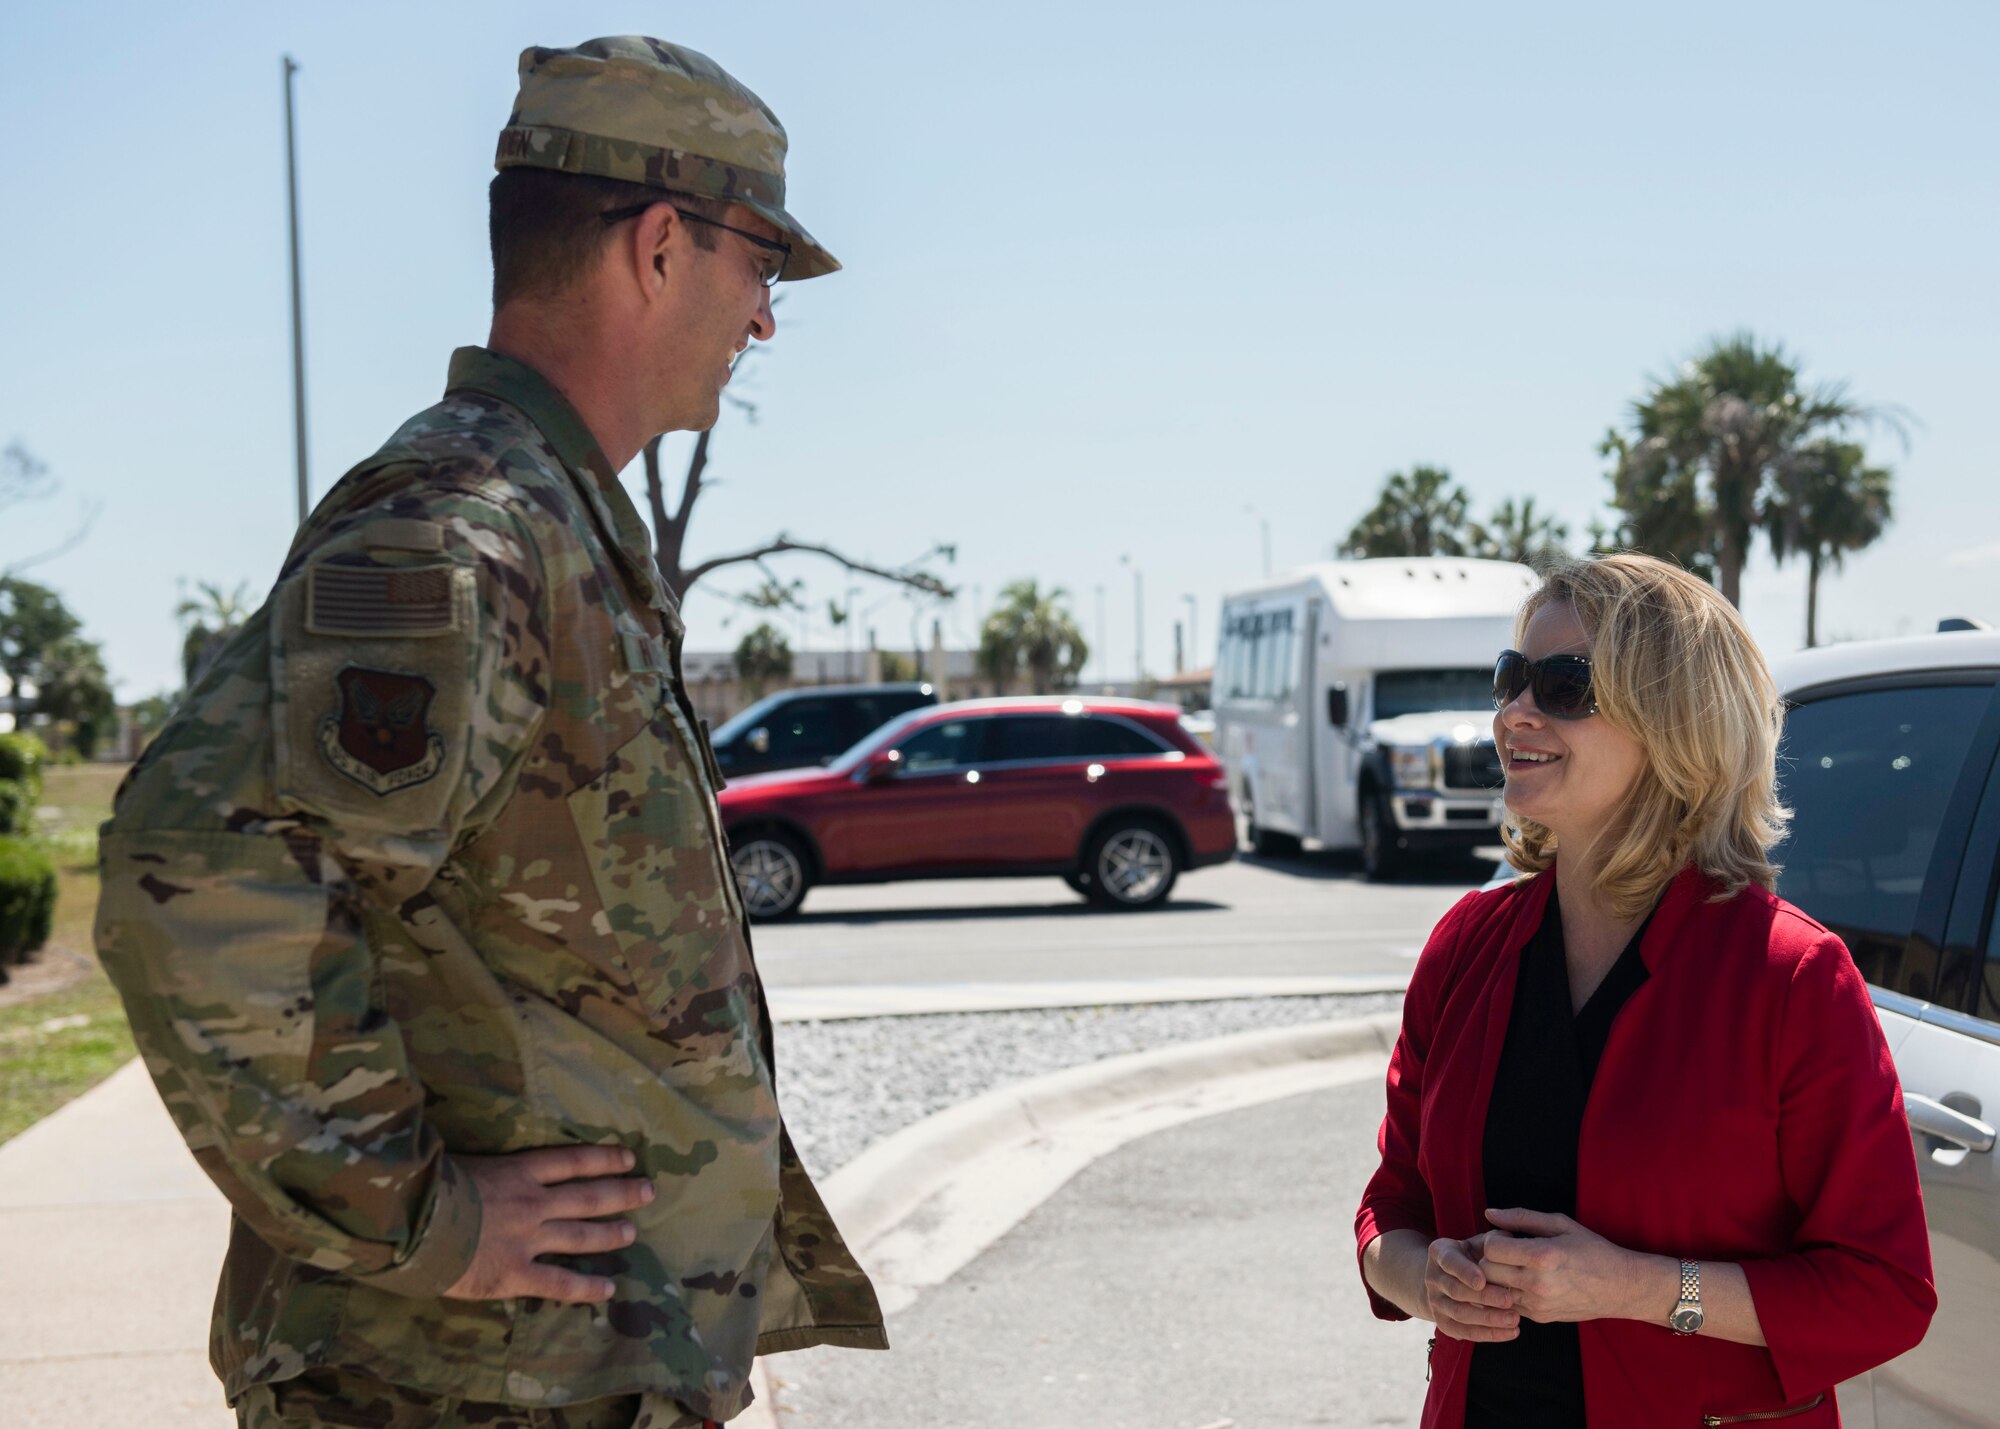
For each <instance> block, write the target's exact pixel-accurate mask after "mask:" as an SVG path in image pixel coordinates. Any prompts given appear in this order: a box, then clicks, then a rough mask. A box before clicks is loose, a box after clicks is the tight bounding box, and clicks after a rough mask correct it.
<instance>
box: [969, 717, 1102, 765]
mask: <svg viewBox="0 0 2000 1429" xmlns="http://www.w3.org/2000/svg"><path fill="white" fill-rule="evenodd" d="M991 723H992V725H993V733H992V735H991V736H990V738H991V740H992V742H991V743H990V744H989V745H988V746H987V747H988V748H990V749H991V750H992V751H993V755H992V757H993V758H994V759H996V760H1009V761H1015V760H1024V759H1076V758H1079V757H1080V756H1081V754H1082V750H1081V749H1080V748H1079V747H1078V742H1077V725H1078V723H1079V721H1078V720H1077V719H1076V718H1075V717H1074V716H1071V715H1059V714H1051V715H1002V716H1001V717H999V718H998V719H995V720H993V721H991Z"/></svg>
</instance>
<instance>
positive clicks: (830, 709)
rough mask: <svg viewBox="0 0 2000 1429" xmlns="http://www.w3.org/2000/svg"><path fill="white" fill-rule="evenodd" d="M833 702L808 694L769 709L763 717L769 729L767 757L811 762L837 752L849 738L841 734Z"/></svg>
mask: <svg viewBox="0 0 2000 1429" xmlns="http://www.w3.org/2000/svg"><path fill="white" fill-rule="evenodd" d="M838 718H839V716H838V714H837V712H836V706H835V702H834V701H832V700H830V699H824V698H816V697H809V698H806V699H800V700H787V701H785V703H784V704H782V705H780V706H779V707H778V708H776V709H774V710H772V711H771V712H770V714H769V716H768V717H767V718H766V719H765V721H764V728H765V729H767V730H769V731H770V732H771V748H770V751H769V753H768V755H767V756H765V757H767V758H769V759H772V760H776V761H779V762H781V763H791V762H793V761H797V762H799V763H801V764H812V763H815V762H817V761H819V760H821V759H824V758H826V757H827V756H828V755H830V754H838V753H840V751H841V750H843V749H845V748H846V747H847V746H848V745H849V744H851V743H853V741H852V740H846V739H842V738H841V732H840V726H839V723H838Z"/></svg>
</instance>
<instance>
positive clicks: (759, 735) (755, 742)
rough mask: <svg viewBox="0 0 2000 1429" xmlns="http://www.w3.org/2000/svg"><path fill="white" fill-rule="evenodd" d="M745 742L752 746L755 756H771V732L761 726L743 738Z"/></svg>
mask: <svg viewBox="0 0 2000 1429" xmlns="http://www.w3.org/2000/svg"><path fill="white" fill-rule="evenodd" d="M743 742H744V743H745V744H747V745H749V746H750V750H751V752H752V753H753V754H769V753H770V752H771V731H770V730H768V729H766V728H764V726H763V725H761V724H760V725H758V726H757V727H756V728H755V729H753V730H751V731H750V733H748V734H746V735H744V736H743Z"/></svg>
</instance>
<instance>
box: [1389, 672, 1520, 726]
mask: <svg viewBox="0 0 2000 1429" xmlns="http://www.w3.org/2000/svg"><path fill="white" fill-rule="evenodd" d="M1492 708H1493V672H1492V671H1491V670H1383V671H1381V672H1380V673H1378V674H1377V675H1376V676H1375V718H1376V719H1394V718H1396V716H1398V715H1408V714H1436V713H1438V712H1440V711H1443V710H1489V709H1492Z"/></svg>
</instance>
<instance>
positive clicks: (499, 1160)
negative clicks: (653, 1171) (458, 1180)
mask: <svg viewBox="0 0 2000 1429" xmlns="http://www.w3.org/2000/svg"><path fill="white" fill-rule="evenodd" d="M452 1160H453V1161H455V1162H456V1163H457V1164H458V1166H459V1169H461V1170H462V1171H464V1172H465V1173H466V1175H468V1176H470V1177H471V1178H472V1183H473V1185H475V1186H477V1187H478V1188H479V1205H480V1222H479V1246H478V1248H477V1249H476V1250H475V1251H473V1253H472V1264H471V1265H469V1266H468V1267H466V1271H465V1274H463V1275H461V1276H460V1277H459V1278H458V1282H457V1283H456V1284H455V1285H453V1286H452V1287H451V1288H450V1289H449V1290H447V1291H445V1292H444V1293H445V1295H446V1296H447V1297H448V1298H450V1299H454V1300H506V1299H511V1298H513V1297H515V1296H529V1295H532V1296H535V1297H538V1298H540V1299H543V1300H560V1301H563V1302H565V1303H567V1304H572V1305H592V1304H597V1303H599V1302H600V1301H604V1300H609V1299H610V1298H611V1296H612V1292H613V1289H614V1287H613V1284H612V1282H611V1281H610V1280H608V1279H606V1278H605V1277H603V1276H601V1275H584V1274H582V1273H581V1272H579V1271H575V1270H565V1269H563V1268H562V1267H561V1266H559V1265H549V1264H547V1263H546V1262H543V1261H540V1260H537V1259H536V1257H537V1256H542V1255H594V1254H601V1253H602V1252H604V1251H607V1250H622V1249H623V1248H624V1247H626V1246H628V1245H630V1244H631V1243H632V1241H633V1238H634V1237H635V1236H636V1235H637V1234H638V1231H637V1229H636V1228H635V1227H634V1226H633V1224H632V1223H631V1222H630V1221H628V1220H623V1219H613V1220H601V1219H599V1217H604V1216H611V1217H617V1216H619V1215H620V1213H622V1212H625V1211H631V1210H637V1209H638V1208H639V1207H640V1206H643V1205H645V1204H647V1203H648V1202H649V1201H651V1200H652V1199H653V1194H654V1193H653V1185H652V1182H650V1181H648V1180H647V1179H646V1178H645V1177H643V1176H626V1175H624V1174H623V1173H625V1172H627V1171H630V1170H631V1169H632V1167H633V1165H634V1164H635V1162H634V1159H633V1156H632V1153H631V1152H630V1151H627V1150H626V1149H625V1148H624V1147H622V1146H547V1147H542V1148H539V1149H537V1150H534V1151H517V1152H514V1153H513V1154H511V1155H508V1156H454V1157H453V1158H452Z"/></svg>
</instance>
